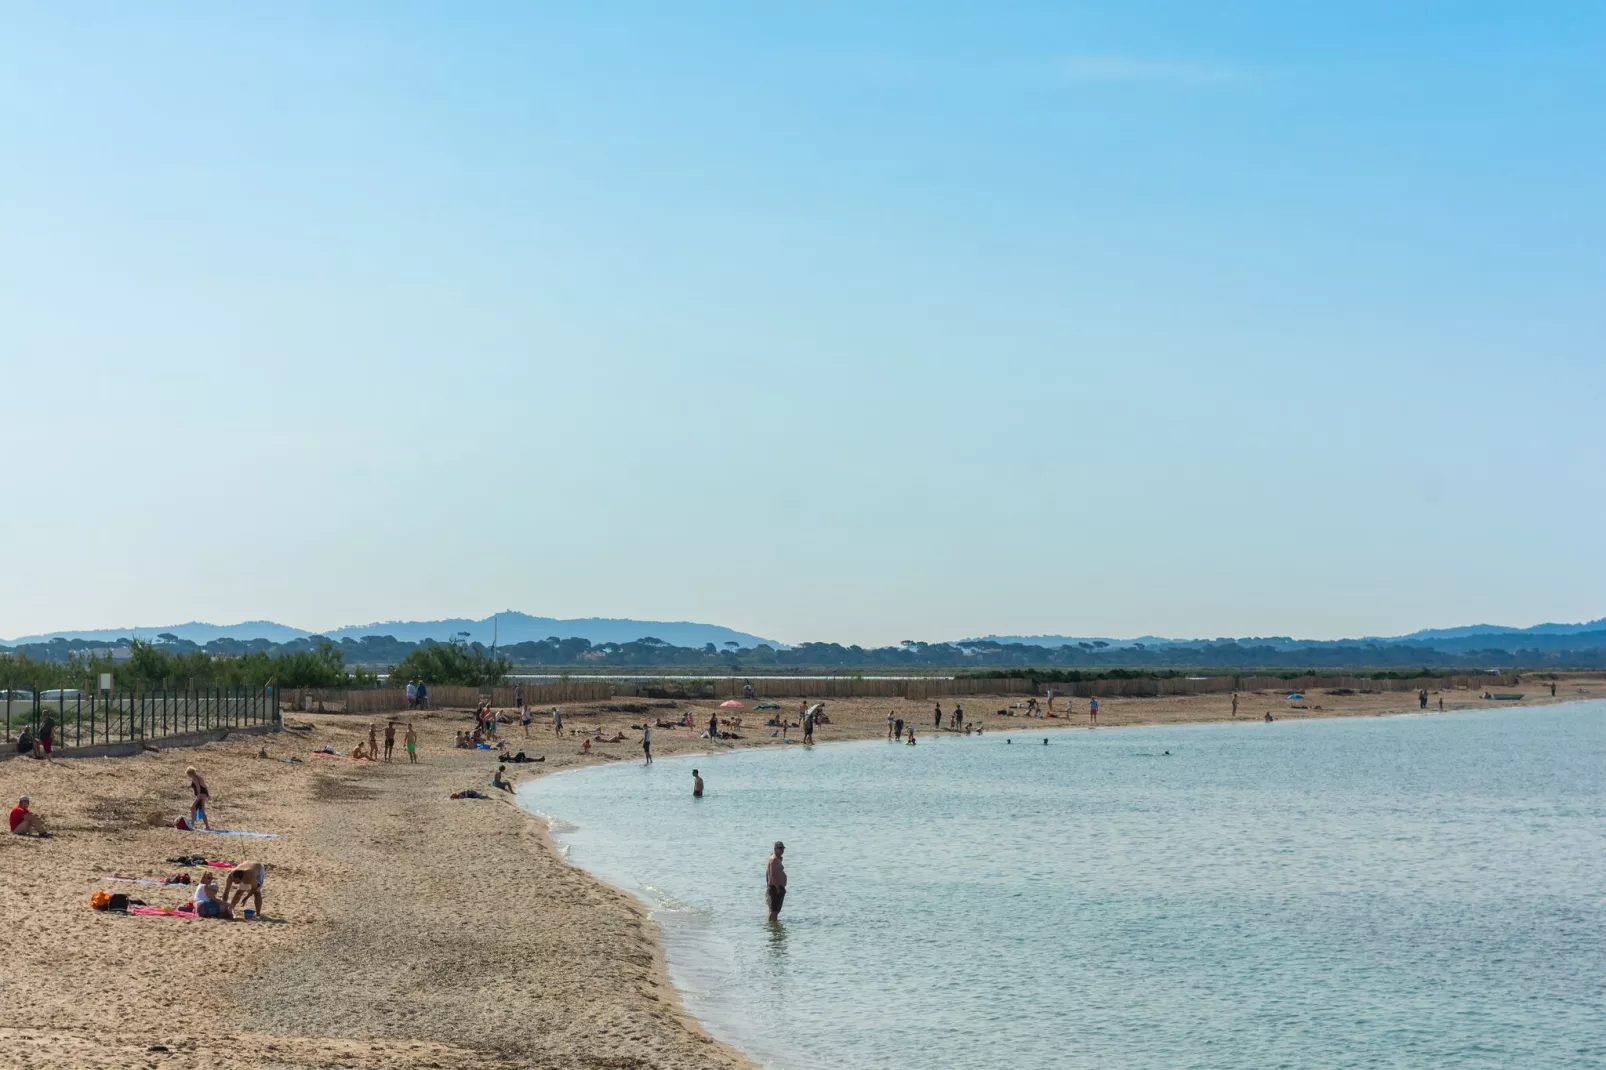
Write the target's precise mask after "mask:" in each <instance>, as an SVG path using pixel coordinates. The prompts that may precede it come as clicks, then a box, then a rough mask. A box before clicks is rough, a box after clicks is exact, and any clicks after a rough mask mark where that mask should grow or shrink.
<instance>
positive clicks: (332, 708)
mask: <svg viewBox="0 0 1606 1070" xmlns="http://www.w3.org/2000/svg"><path fill="white" fill-rule="evenodd" d="M523 687H524V701H525V703H526V704H528V705H531V706H557V705H561V704H562V703H565V702H600V701H603V700H605V699H610V698H612V697H613V694H614V685H613V684H611V683H609V682H608V681H606V680H578V681H558V682H557V683H551V684H524V685H523ZM516 697H517V696H516V691H515V688H513V687H483V688H482V687H449V686H447V685H445V684H437V685H434V686H431V687H429V688H428V689H427V695H426V699H427V701H428V704H429V707H430V708H431V709H473V708H474V707H475V706H478V705H479V704H480V703H482V702H485V701H487V700H489V701H490V703H491V705H493V706H498V707H503V708H507V707H512V706H513V705H515V702H514V699H515V698H516ZM407 708H408V706H407V692H406V690H405V689H403V688H392V687H386V688H378V689H375V690H364V691H344V692H337V693H333V694H331V695H329V696H328V697H327V698H325V699H324V706H323V712H325V713H330V712H337V713H395V712H398V711H400V710H405V709H407Z"/></svg>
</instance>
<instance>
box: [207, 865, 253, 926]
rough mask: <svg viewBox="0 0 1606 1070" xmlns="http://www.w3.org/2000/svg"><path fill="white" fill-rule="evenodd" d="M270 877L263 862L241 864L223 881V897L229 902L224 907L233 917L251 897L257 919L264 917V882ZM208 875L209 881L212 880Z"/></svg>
mask: <svg viewBox="0 0 1606 1070" xmlns="http://www.w3.org/2000/svg"><path fill="white" fill-rule="evenodd" d="M267 875H268V867H267V866H265V865H263V864H262V863H261V862H241V863H240V864H239V865H237V866H235V867H234V868H233V869H231V870H229V875H228V876H227V877H225V878H224V879H223V896H224V898H225V899H227V900H228V902H227V903H225V904H224V906H225V907H226V908H227V909H228V911H229V916H230V917H233V915H234V908H235V907H236V906H238V905H240V904H241V903H244V902H245V897H246V896H250V897H251V906H252V909H254V910H255V911H256V914H257V917H259V918H260V917H261V916H262V882H263V880H264V879H265V878H266V877H267ZM211 876H212V875H211V874H210V873H209V874H207V879H208V880H210V879H211Z"/></svg>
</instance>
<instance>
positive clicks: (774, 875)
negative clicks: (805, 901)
mask: <svg viewBox="0 0 1606 1070" xmlns="http://www.w3.org/2000/svg"><path fill="white" fill-rule="evenodd" d="M784 854H786V844H784V843H782V842H781V841H780V840H776V841H775V849H774V850H773V851H771V852H770V860H769V862H768V864H766V865H765V866H764V898H765V900H766V901H767V902H768V904H769V908H770V924H771V925H774V924H776V923H778V922H779V921H780V920H781V904H782V903H784V902H786V867H785V866H783V865H782V864H781V856H783V855H784Z"/></svg>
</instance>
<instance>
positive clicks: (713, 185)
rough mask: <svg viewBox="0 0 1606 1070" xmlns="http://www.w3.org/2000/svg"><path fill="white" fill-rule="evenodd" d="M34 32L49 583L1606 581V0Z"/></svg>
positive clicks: (3, 588) (671, 612)
mask: <svg viewBox="0 0 1606 1070" xmlns="http://www.w3.org/2000/svg"><path fill="white" fill-rule="evenodd" d="M7 29H8V33H7V34H6V35H5V37H4V39H0V129H4V130H5V132H6V143H7V148H8V150H9V152H8V157H9V159H10V161H11V166H8V167H6V168H5V169H3V170H0V226H3V229H4V233H5V235H6V242H5V255H3V256H0V375H3V381H4V382H5V385H6V387H7V397H8V400H10V401H11V402H12V404H11V405H10V406H8V409H7V413H6V416H5V418H4V419H0V447H3V449H4V455H5V457H6V458H7V460H8V461H9V462H10V464H9V465H8V470H7V484H8V491H9V493H8V495H7V504H8V506H9V507H10V508H9V512H10V515H9V516H8V518H7V521H6V523H5V524H3V525H0V560H3V561H4V562H5V567H4V568H3V569H0V633H5V634H9V635H14V636H15V635H26V634H36V633H48V632H50V631H52V630H62V629H68V628H73V627H79V626H81V625H84V624H85V623H88V622H94V621H163V620H166V621H188V620H202V621H204V620H226V621H229V620H252V619H260V620H274V621H283V622H290V623H293V624H295V626H298V627H299V626H301V625H300V624H299V623H298V622H303V621H305V622H314V623H324V622H333V621H345V622H363V621H380V620H388V619H390V620H393V619H404V618H409V617H411V618H413V619H431V618H442V617H449V616H455V615H458V614H460V613H461V612H462V610H463V607H465V606H479V607H485V612H486V613H490V612H494V607H497V606H506V605H509V604H512V605H527V606H539V607H541V611H542V612H543V613H546V614H550V615H552V616H554V617H559V618H574V617H585V616H594V615H604V616H615V617H630V618H638V619H647V620H659V619H670V620H690V621H708V622H713V623H718V624H721V625H724V626H726V627H729V628H735V629H741V630H743V631H747V632H750V633H752V634H756V635H768V636H773V637H776V638H777V639H780V640H782V641H787V642H797V641H802V640H805V639H809V638H813V637H820V638H829V639H833V640H836V641H840V642H844V643H850V642H857V643H860V644H863V645H866V646H875V645H882V644H888V643H897V642H899V641H900V640H902V639H928V640H935V639H937V638H940V637H950V638H958V637H962V636H974V635H985V634H989V633H992V634H1064V635H1110V636H1135V635H1143V634H1156V635H1170V636H1199V637H1204V636H1216V635H1289V636H1297V637H1301V638H1339V637H1353V636H1364V635H1398V634H1405V633H1408V632H1411V631H1415V630H1417V629H1420V628H1428V627H1452V626H1459V625H1463V624H1472V623H1481V622H1490V623H1500V624H1508V625H1521V624H1523V623H1524V622H1536V623H1537V622H1544V621H1582V620H1588V619H1591V618H1593V617H1597V616H1599V615H1600V613H1601V607H1602V606H1603V605H1606V568H1603V567H1602V564H1601V558H1600V552H1599V541H1600V540H1599V536H1598V532H1599V531H1600V530H1601V528H1602V526H1603V523H1606V495H1603V494H1602V493H1601V490H1602V476H1601V473H1602V472H1603V471H1606V436H1603V435H1601V434H1600V432H1599V426H1600V411H1601V409H1602V402H1603V401H1606V360H1603V359H1602V353H1603V352H1606V318H1603V317H1602V315H1601V302H1600V295H1601V293H1602V292H1606V258H1603V256H1602V252H1601V250H1603V249H1606V206H1603V203H1602V200H1601V198H1600V195H1599V191H1600V189H1602V188H1606V142H1603V140H1602V139H1601V138H1599V137H1598V136H1589V135H1587V131H1588V130H1599V129H1602V128H1606V77H1603V76H1602V73H1601V72H1602V71H1606V8H1601V7H1589V6H1580V5H1570V4H1560V3H1539V4H1534V5H1527V6H1524V7H1521V8H1512V7H1510V6H1508V5H1500V4H1492V3H1487V2H1472V3H1468V4H1463V5H1458V6H1455V7H1453V8H1436V9H1434V10H1432V11H1427V10H1423V11H1414V10H1405V9H1401V8H1399V7H1398V6H1397V5H1392V4H1383V3H1373V2H1366V3H1360V4H1352V5H1344V6H1343V7H1342V9H1339V8H1332V9H1322V8H1315V9H1313V8H1310V7H1309V6H1308V5H1286V4H1276V3H1271V2H1269V0H1268V2H1259V3H1239V4H1231V5H1226V6H1221V5H1216V6H1211V7H1208V8H1206V7H1202V6H1198V5H1191V4H1183V3H1178V2H1176V0H1152V2H1138V3H1132V4H1122V5H1119V6H1116V5H1108V6H1102V5H1090V6H1076V7H1064V6H1061V5H1039V4H1025V5H1017V6H1014V7H1010V8H1007V9H1003V8H999V7H998V6H996V5H980V4H977V5H969V6H966V5H958V6H948V7H944V8H943V9H942V10H941V11H936V10H931V9H926V8H911V7H908V6H904V5H898V4H865V5H852V6H848V7H833V6H829V5H828V6H824V7H820V6H814V7H809V8H804V9H784V10H783V9H762V10H759V9H754V10H747V9H741V8H736V9H733V8H728V7H722V6H712V5H701V4H691V5H683V6H677V7H675V8H665V7H662V6H660V5H651V4H644V3H620V4H616V5H609V6H608V9H607V10H606V11H603V10H601V9H594V8H581V9H558V8H541V7H534V6H526V5H511V4H496V3H488V4H482V5H473V6H471V7H468V8H447V7H440V8H432V7H428V6H410V5H391V4H377V3H372V2H357V3H352V4H347V5H341V6H339V7H328V6H322V5H305V4H287V5H275V6H271V7H268V6H263V7H231V8H163V7H149V6H140V7H131V6H127V5H116V4H93V3H92V4H88V5H84V6H72V7H70V8H58V7H48V6H46V7H38V6H32V7H19V8H17V9H15V10H14V11H12V12H11V17H10V19H9V21H8V26H7Z"/></svg>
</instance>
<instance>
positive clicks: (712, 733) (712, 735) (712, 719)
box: [708, 710, 719, 739]
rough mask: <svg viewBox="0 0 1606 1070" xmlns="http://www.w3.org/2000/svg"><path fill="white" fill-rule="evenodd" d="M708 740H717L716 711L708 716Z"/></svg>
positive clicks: (717, 719) (717, 716) (717, 723)
mask: <svg viewBox="0 0 1606 1070" xmlns="http://www.w3.org/2000/svg"><path fill="white" fill-rule="evenodd" d="M708 738H709V739H718V738H719V711H717V710H716V711H714V712H713V713H711V714H709V715H708Z"/></svg>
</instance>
